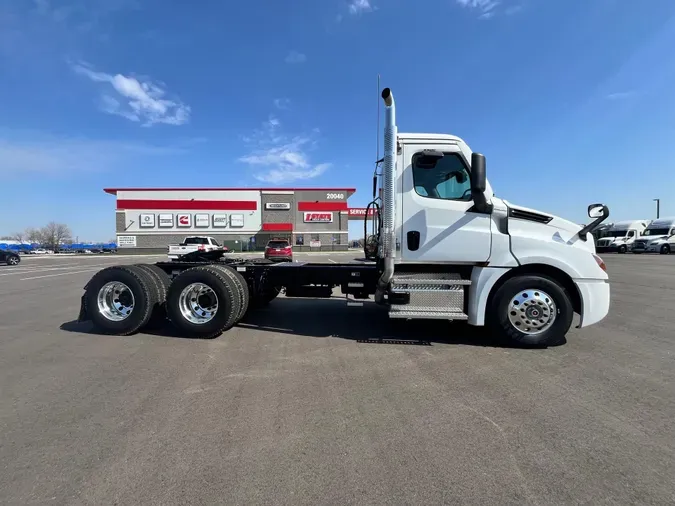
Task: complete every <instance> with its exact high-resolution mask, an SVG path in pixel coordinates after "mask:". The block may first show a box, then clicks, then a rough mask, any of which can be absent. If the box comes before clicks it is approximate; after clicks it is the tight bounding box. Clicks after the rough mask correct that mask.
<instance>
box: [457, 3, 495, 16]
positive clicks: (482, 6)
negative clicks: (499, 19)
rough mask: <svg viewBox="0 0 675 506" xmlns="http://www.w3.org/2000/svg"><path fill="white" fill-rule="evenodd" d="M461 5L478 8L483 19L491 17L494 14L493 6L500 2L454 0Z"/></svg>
mask: <svg viewBox="0 0 675 506" xmlns="http://www.w3.org/2000/svg"><path fill="white" fill-rule="evenodd" d="M456 2H457V3H458V4H459V5H461V6H462V7H466V8H469V9H476V10H478V11H479V12H480V13H481V15H480V17H481V18H483V19H487V18H491V17H492V16H494V14H495V8H496V7H497V6H498V5H499V4H500V3H501V2H500V0H456Z"/></svg>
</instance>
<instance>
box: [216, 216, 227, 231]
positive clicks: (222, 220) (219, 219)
mask: <svg viewBox="0 0 675 506" xmlns="http://www.w3.org/2000/svg"><path fill="white" fill-rule="evenodd" d="M225 227H227V214H214V215H213V228H225Z"/></svg>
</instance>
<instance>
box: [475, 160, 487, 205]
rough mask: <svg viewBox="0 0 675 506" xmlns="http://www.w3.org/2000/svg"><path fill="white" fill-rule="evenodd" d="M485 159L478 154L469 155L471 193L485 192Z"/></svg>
mask: <svg viewBox="0 0 675 506" xmlns="http://www.w3.org/2000/svg"><path fill="white" fill-rule="evenodd" d="M485 185H486V176H485V157H484V156H483V155H481V154H480V153H471V193H472V194H473V195H474V197H475V195H476V194H477V193H480V194H482V193H483V192H485Z"/></svg>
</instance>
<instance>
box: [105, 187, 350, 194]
mask: <svg viewBox="0 0 675 506" xmlns="http://www.w3.org/2000/svg"><path fill="white" fill-rule="evenodd" d="M103 191H104V192H106V193H109V194H110V195H117V192H119V191H127V192H141V191H144V192H148V191H150V192H153V191H157V192H161V191H189V192H193V191H265V192H273V191H286V192H287V191H294V192H301V191H302V192H312V191H329V192H334V191H343V192H348V193H349V194H350V195H351V194H353V193H356V188H342V187H332V188H323V187H322V188H103Z"/></svg>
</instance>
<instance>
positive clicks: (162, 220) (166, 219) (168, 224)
mask: <svg viewBox="0 0 675 506" xmlns="http://www.w3.org/2000/svg"><path fill="white" fill-rule="evenodd" d="M157 221H158V222H159V228H173V214H160V215H159V216H157Z"/></svg>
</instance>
